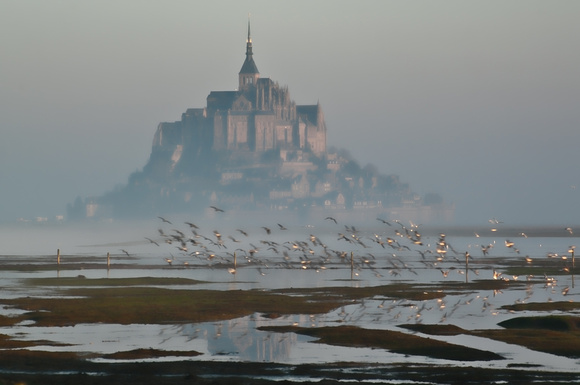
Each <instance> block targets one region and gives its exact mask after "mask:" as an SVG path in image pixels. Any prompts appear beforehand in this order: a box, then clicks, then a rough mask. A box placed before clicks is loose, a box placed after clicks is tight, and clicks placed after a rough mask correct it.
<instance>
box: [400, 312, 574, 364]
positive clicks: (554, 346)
mask: <svg viewBox="0 0 580 385" xmlns="http://www.w3.org/2000/svg"><path fill="white" fill-rule="evenodd" d="M499 325H500V326H502V327H505V328H506V329H503V330H502V329H498V330H496V329H493V330H465V329H462V328H460V327H457V326H454V325H423V324H411V325H401V327H404V328H406V329H409V330H413V331H417V332H420V333H425V334H431V335H457V334H466V335H472V336H477V337H484V338H490V339H494V340H498V341H502V342H506V343H508V344H514V345H520V346H525V347H527V348H529V349H532V350H537V351H540V352H544V353H551V354H555V355H559V356H565V357H571V358H578V357H580V317H573V316H546V317H518V318H513V319H510V320H507V321H503V322H501V323H500V324H499Z"/></svg>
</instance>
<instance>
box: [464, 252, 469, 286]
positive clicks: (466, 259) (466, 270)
mask: <svg viewBox="0 0 580 385" xmlns="http://www.w3.org/2000/svg"><path fill="white" fill-rule="evenodd" d="M468 275H469V253H468V252H467V251H466V252H465V283H468V282H469V278H468Z"/></svg>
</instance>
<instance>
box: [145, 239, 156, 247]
mask: <svg viewBox="0 0 580 385" xmlns="http://www.w3.org/2000/svg"><path fill="white" fill-rule="evenodd" d="M145 239H146V240H148V241H149V242H151V243H153V244H154V245H157V246H159V243H157V242H155V241H154V240H153V239H151V238H147V237H145Z"/></svg>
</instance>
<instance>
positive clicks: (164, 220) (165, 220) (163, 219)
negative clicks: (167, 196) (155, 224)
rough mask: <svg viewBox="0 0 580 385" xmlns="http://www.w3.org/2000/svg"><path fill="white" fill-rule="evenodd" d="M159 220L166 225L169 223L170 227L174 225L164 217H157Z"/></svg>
mask: <svg viewBox="0 0 580 385" xmlns="http://www.w3.org/2000/svg"><path fill="white" fill-rule="evenodd" d="M157 218H159V219H161V220H162V221H163V222H165V223H169V224H170V225H172V224H173V223H171V222H169V221H168V220H167V219H165V218H163V217H157Z"/></svg>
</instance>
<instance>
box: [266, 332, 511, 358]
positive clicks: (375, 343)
mask: <svg viewBox="0 0 580 385" xmlns="http://www.w3.org/2000/svg"><path fill="white" fill-rule="evenodd" d="M259 330H263V331H274V332H284V333H287V332H294V333H298V334H303V335H308V336H311V337H316V338H318V340H317V341H316V342H319V343H325V344H329V345H336V346H349V347H367V348H374V349H386V350H389V351H391V352H394V353H399V354H408V355H418V356H426V357H431V358H439V359H446V360H454V361H490V360H501V359H503V357H502V356H500V355H499V354H496V353H493V352H489V351H485V350H479V349H474V348H469V347H465V346H461V345H454V344H450V343H448V342H445V341H438V340H434V339H431V338H423V337H419V336H416V335H412V334H407V333H402V332H396V331H392V330H376V329H362V328H359V327H356V326H334V327H320V328H301V327H294V326H281V327H277V326H271V327H261V328H259Z"/></svg>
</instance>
